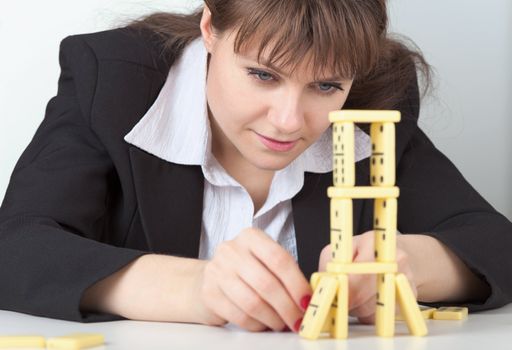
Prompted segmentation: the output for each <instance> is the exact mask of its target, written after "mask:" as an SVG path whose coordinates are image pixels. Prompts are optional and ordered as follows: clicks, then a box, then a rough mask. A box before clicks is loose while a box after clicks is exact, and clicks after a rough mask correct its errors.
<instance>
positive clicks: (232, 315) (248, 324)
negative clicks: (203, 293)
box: [209, 288, 267, 332]
mask: <svg viewBox="0 0 512 350" xmlns="http://www.w3.org/2000/svg"><path fill="white" fill-rule="evenodd" d="M213 296H214V298H213V300H211V302H210V303H209V307H210V308H211V310H212V311H213V312H214V313H216V314H217V315H218V316H219V317H221V318H223V319H225V320H226V321H227V322H230V323H233V324H235V325H237V326H238V327H240V328H243V329H246V330H248V331H251V332H261V331H264V330H266V329H267V326H266V325H265V324H264V323H262V322H260V321H258V320H256V319H254V318H252V317H251V316H249V315H248V314H247V313H246V312H244V311H243V310H242V309H241V308H239V307H238V306H237V305H236V303H233V302H232V301H231V300H230V298H229V297H228V296H227V295H226V294H225V293H224V291H223V290H221V289H220V288H216V290H215V292H213Z"/></svg>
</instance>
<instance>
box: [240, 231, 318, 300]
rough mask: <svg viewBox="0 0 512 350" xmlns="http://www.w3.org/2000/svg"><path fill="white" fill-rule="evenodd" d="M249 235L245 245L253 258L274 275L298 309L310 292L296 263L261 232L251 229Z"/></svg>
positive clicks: (309, 295)
mask: <svg viewBox="0 0 512 350" xmlns="http://www.w3.org/2000/svg"><path fill="white" fill-rule="evenodd" d="M251 233H253V234H250V235H248V236H249V237H250V239H248V240H247V241H246V242H245V244H248V248H249V249H250V251H251V253H252V254H253V255H254V257H255V258H256V259H258V260H259V261H260V262H261V263H262V264H264V265H265V266H266V267H267V269H268V270H270V271H271V272H272V273H273V274H274V276H275V277H276V278H277V279H278V280H279V282H280V283H281V284H282V285H283V286H284V288H285V289H286V291H287V293H288V294H289V295H290V296H291V297H292V299H293V301H294V302H295V304H296V305H297V307H299V308H300V307H301V301H303V300H304V299H305V298H307V297H311V295H312V290H311V287H310V285H309V283H308V281H307V280H306V277H304V274H303V273H302V272H301V270H300V268H299V266H298V264H297V262H296V261H295V259H294V258H293V257H292V256H291V255H290V254H289V253H288V252H287V251H286V250H284V249H283V247H281V246H280V245H279V244H278V243H276V242H274V241H273V240H272V239H271V238H270V237H268V236H267V235H266V234H265V233H264V232H263V231H261V230H257V229H253V230H252V232H251Z"/></svg>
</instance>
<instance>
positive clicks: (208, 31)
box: [199, 5, 216, 53]
mask: <svg viewBox="0 0 512 350" xmlns="http://www.w3.org/2000/svg"><path fill="white" fill-rule="evenodd" d="M199 27H200V28H201V35H202V37H203V41H204V46H205V47H206V49H207V50H208V52H209V53H212V50H213V47H214V44H215V40H216V37H215V32H214V30H213V26H212V13H211V11H210V9H209V8H208V6H206V5H205V6H204V10H203V16H202V17H201V23H200V24H199Z"/></svg>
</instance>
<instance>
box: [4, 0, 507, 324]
mask: <svg viewBox="0 0 512 350" xmlns="http://www.w3.org/2000/svg"><path fill="white" fill-rule="evenodd" d="M60 64H61V69H62V73H61V76H60V79H59V88H58V93H57V95H56V96H55V97H54V98H53V99H51V100H50V102H49V104H48V107H47V110H46V116H45V119H44V121H43V122H42V124H41V126H40V127H39V129H38V131H37V133H36V135H35V136H34V139H33V140H32V142H31V143H30V145H29V146H28V148H27V149H26V151H25V152H24V153H23V155H22V156H21V158H20V160H19V162H18V164H17V165H16V168H15V170H14V173H13V175H12V178H11V182H10V185H9V187H8V190H7V193H6V196H5V199H4V202H3V204H2V207H1V210H0V279H1V280H2V283H1V284H0V308H2V309H7V310H15V311H19V312H26V313H31V314H35V315H43V316H48V317H54V318H61V319H68V320H75V321H82V322H91V321H105V320H115V319H120V318H129V319H137V320H155V321H171V322H192V323H201V324H207V325H223V324H225V323H226V322H231V323H234V324H237V325H239V326H240V327H242V328H244V329H248V330H251V331H261V330H265V329H272V330H276V331H279V330H283V329H286V328H290V329H293V330H297V328H298V326H299V324H300V321H301V317H302V316H303V313H304V310H305V308H306V306H307V304H308V302H309V298H310V297H311V293H312V291H311V289H310V286H309V284H308V278H309V276H310V275H311V273H312V272H314V271H316V270H318V269H320V270H323V269H324V268H325V264H326V262H327V260H328V257H329V256H330V252H329V250H330V248H329V245H328V244H329V225H330V223H329V199H328V198H327V196H326V189H327V187H329V186H331V184H332V159H331V154H332V150H331V139H330V137H331V136H330V135H331V130H330V124H329V121H328V119H327V115H328V112H329V111H332V110H336V109H340V108H342V107H343V108H359V109H399V110H400V111H401V113H402V122H401V123H399V124H398V126H397V150H396V152H397V185H398V186H399V187H400V189H401V194H400V198H399V216H398V228H399V230H400V231H401V232H402V233H403V234H402V235H399V236H398V249H397V254H398V264H399V270H400V271H401V272H403V273H405V274H406V275H407V277H408V278H409V281H410V282H411V284H412V286H413V288H414V290H415V291H416V293H417V297H418V300H420V301H421V302H425V303H435V304H442V303H450V304H455V303H457V304H464V305H467V306H469V307H470V308H471V310H483V309H488V308H494V307H499V306H501V305H504V304H506V303H508V302H510V301H511V300H512V283H511V281H510V279H509V276H510V275H511V274H512V261H511V259H510V258H509V257H508V252H509V251H510V250H511V248H512V224H511V223H510V222H509V221H508V220H507V219H505V218H504V217H503V216H502V215H500V214H499V213H497V212H496V211H495V210H494V209H493V208H492V207H491V206H490V205H489V204H488V203H487V202H486V201H485V200H484V199H483V198H482V197H481V196H480V195H479V194H478V193H476V192H475V190H474V189H473V188H472V187H471V186H470V185H469V184H468V183H467V182H466V181H465V180H464V178H463V177H462V176H461V174H460V173H459V172H458V171H457V170H456V168H455V167H454V166H453V165H452V164H451V163H450V161H449V160H447V159H446V158H445V157H444V156H443V155H442V154H441V153H440V152H439V151H438V150H437V149H436V148H435V147H434V146H433V145H432V143H431V142H430V141H429V140H428V138H427V137H426V136H425V135H424V134H423V132H422V131H421V130H420V129H419V128H418V126H417V118H418V110H419V96H418V95H419V94H418V85H417V78H416V69H417V68H419V69H420V70H422V71H423V72H424V73H427V80H428V66H427V64H426V63H425V61H424V60H423V58H422V57H421V55H420V54H418V53H416V52H414V51H411V50H409V49H407V48H406V47H405V46H404V45H402V44H400V43H398V42H397V41H394V40H392V39H390V38H389V37H388V35H387V15H386V3H385V1H384V0H357V1H355V0H337V1H331V0H315V1H294V0H281V1H274V0H250V1H248V0H244V1H242V0H206V1H205V6H204V8H203V9H201V10H199V11H198V12H197V13H194V14H191V15H173V14H155V15H152V16H150V17H148V18H146V19H144V20H141V21H137V22H134V23H133V24H131V25H130V26H128V27H124V28H120V29H115V30H109V31H105V32H100V33H94V34H87V35H77V36H72V37H68V38H66V39H64V40H63V41H62V44H61V51H60ZM356 140H357V141H356V142H357V147H356V148H357V151H356V159H357V161H358V162H357V184H358V185H365V184H368V168H369V167H368V156H369V147H368V145H369V137H368V135H367V133H366V132H365V131H364V130H363V129H358V132H357V138H356ZM372 206H373V203H372V201H371V200H358V201H356V202H355V207H354V233H355V234H356V235H357V236H356V237H355V238H354V260H355V261H370V260H372V259H373V239H372V237H373V233H372V231H371V229H372V217H373V211H372ZM375 293H376V288H375V283H374V277H372V276H351V277H350V310H351V311H350V312H351V314H352V315H353V316H356V317H358V318H359V320H360V321H361V322H372V321H373V314H374V312H375Z"/></svg>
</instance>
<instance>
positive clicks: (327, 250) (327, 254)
mask: <svg viewBox="0 0 512 350" xmlns="http://www.w3.org/2000/svg"><path fill="white" fill-rule="evenodd" d="M331 255H332V250H331V245H330V244H328V245H326V246H325V247H324V248H323V249H322V251H321V252H320V259H319V260H318V271H320V272H322V271H325V270H326V268H327V263H328V262H329V261H331V259H332V257H331Z"/></svg>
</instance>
